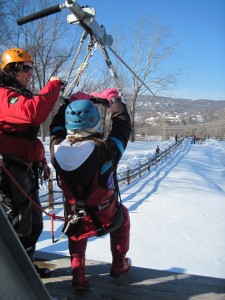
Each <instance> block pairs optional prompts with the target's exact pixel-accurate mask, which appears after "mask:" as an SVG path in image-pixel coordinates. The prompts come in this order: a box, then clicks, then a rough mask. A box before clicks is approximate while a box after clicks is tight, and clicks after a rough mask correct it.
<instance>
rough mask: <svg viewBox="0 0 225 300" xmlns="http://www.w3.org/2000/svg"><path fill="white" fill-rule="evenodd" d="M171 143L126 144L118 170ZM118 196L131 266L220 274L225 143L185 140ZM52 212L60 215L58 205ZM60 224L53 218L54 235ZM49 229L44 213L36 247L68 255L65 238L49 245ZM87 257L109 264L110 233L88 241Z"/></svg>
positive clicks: (224, 266) (224, 243) (224, 271)
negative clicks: (127, 222)
mask: <svg viewBox="0 0 225 300" xmlns="http://www.w3.org/2000/svg"><path fill="white" fill-rule="evenodd" d="M172 143H174V140H171V141H166V142H163V141H154V142H151V141H145V142H134V143H129V144H128V147H127V149H126V151H125V153H124V156H123V157H122V159H121V161H120V164H119V171H122V170H124V169H126V168H127V165H130V167H131V168H132V167H133V166H135V165H136V164H137V163H138V161H144V160H145V159H147V158H148V157H152V156H153V155H154V152H155V148H156V146H157V145H159V147H160V149H161V150H164V149H166V148H168V146H169V145H171V144H172ZM46 151H47V152H48V145H47V143H46ZM47 158H48V161H50V160H49V153H47ZM49 164H50V163H49ZM50 165H51V164H50ZM41 192H44V190H43V189H42V191H41ZM45 192H46V191H45ZM121 196H122V201H123V203H124V205H125V206H126V207H127V208H128V209H129V213H130V218H131V233H130V250H129V252H128V254H127V256H129V257H130V258H131V259H132V264H133V265H134V266H138V267H144V268H151V269H156V270H168V271H173V272H179V273H187V274H193V275H202V276H209V277H216V278H225V255H224V254H225V142H224V141H216V140H213V139H209V140H206V141H205V142H203V143H200V142H198V143H196V144H191V141H190V139H185V141H184V142H183V144H182V145H181V146H180V147H179V148H178V149H177V150H176V151H175V152H174V153H172V154H171V155H170V156H168V157H167V158H166V159H164V160H162V161H161V162H160V163H159V164H158V165H156V166H153V167H152V168H151V171H150V172H147V173H146V174H145V175H144V176H142V177H141V178H140V179H139V178H138V179H136V180H135V181H134V182H132V183H131V184H130V185H128V186H123V187H121ZM54 212H55V214H56V215H61V216H62V215H63V210H62V208H58V209H55V211H54ZM62 226H63V222H62V221H58V220H56V221H55V222H54V230H55V238H58V237H59V236H60V235H61V230H62ZM50 230H51V226H50V220H49V216H44V231H43V233H42V235H41V237H40V239H39V242H38V244H37V250H39V251H44V252H50V253H58V254H63V255H69V253H68V246H67V238H66V237H65V236H64V237H63V238H62V239H60V240H59V242H57V243H55V244H52V240H51V232H50ZM86 258H87V259H91V260H97V261H104V262H111V252H110V243H109V235H106V236H103V237H98V238H96V237H95V238H91V239H89V242H88V247H87V252H86Z"/></svg>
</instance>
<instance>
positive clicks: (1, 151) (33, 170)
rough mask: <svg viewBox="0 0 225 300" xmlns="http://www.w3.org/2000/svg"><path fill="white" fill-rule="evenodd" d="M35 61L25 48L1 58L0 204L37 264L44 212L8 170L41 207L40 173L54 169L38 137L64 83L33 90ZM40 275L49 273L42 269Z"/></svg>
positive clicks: (55, 80)
mask: <svg viewBox="0 0 225 300" xmlns="http://www.w3.org/2000/svg"><path fill="white" fill-rule="evenodd" d="M33 68H34V62H33V58H32V57H31V55H30V54H29V53H28V52H27V51H26V50H24V49H22V48H11V49H8V50H6V51H5V52H4V53H3V55H2V61H1V71H0V156H1V164H2V165H1V167H0V204H1V205H2V207H3V208H4V210H5V212H6V214H7V216H8V219H9V220H10V222H11V223H12V226H13V227H14V229H15V232H16V233H17V235H18V237H19V239H20V241H21V243H22V245H23V246H24V248H25V250H26V252H27V254H28V255H29V257H30V258H31V259H32V260H33V255H34V252H35V245H36V242H37V240H38V238H39V236H40V234H41V232H42V230H43V219H42V211H41V209H40V210H38V209H37V208H36V207H35V206H34V205H33V204H32V203H31V202H30V201H29V200H28V199H26V197H25V196H24V195H23V194H22V193H21V192H20V191H19V189H18V188H17V187H16V185H15V184H14V183H13V181H12V180H11V179H10V178H9V177H8V176H7V174H6V172H5V171H4V168H3V167H5V168H6V169H7V170H8V171H9V172H10V174H11V175H12V176H13V177H14V179H15V180H16V181H17V182H18V184H19V185H20V186H21V187H22V189H23V190H24V191H25V192H26V193H27V194H28V195H29V196H30V197H31V198H32V200H33V201H35V203H36V204H37V205H38V206H40V208H41V204H40V199H39V194H38V189H39V185H38V178H39V175H40V174H41V176H43V177H44V179H47V178H48V176H49V174H50V168H49V166H48V164H47V161H46V158H45V149H44V146H43V144H42V142H41V141H40V140H39V139H38V138H37V134H38V131H39V126H40V124H41V123H43V122H44V121H45V120H46V119H47V117H48V115H49V113H50V111H51V109H52V108H53V106H54V104H55V102H56V101H57V99H58V96H59V93H60V89H61V85H62V81H61V79H60V78H58V77H55V76H53V77H51V78H50V80H49V82H48V83H47V85H46V86H45V87H44V88H43V89H42V90H41V91H40V93H39V94H38V95H36V94H32V92H31V91H30V90H29V87H30V84H31V81H32V78H33ZM36 269H37V271H38V272H39V273H40V275H41V276H45V275H46V272H48V270H42V269H39V268H38V267H37V266H36Z"/></svg>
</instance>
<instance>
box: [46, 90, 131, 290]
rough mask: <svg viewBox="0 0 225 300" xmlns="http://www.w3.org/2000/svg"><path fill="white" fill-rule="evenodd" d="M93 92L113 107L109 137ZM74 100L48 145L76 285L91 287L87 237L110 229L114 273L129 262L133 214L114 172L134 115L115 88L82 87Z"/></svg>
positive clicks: (63, 111) (53, 129)
mask: <svg viewBox="0 0 225 300" xmlns="http://www.w3.org/2000/svg"><path fill="white" fill-rule="evenodd" d="M93 97H97V98H100V99H105V102H106V103H107V105H108V106H109V109H110V112H111V119H112V129H111V132H110V134H109V135H108V137H107V138H106V139H103V128H102V121H101V118H100V114H99V111H98V109H97V107H96V105H95V104H94V103H93V102H92V101H90V100H91V99H92V98H93ZM78 99H81V100H78ZM88 99H89V100H88ZM70 100H71V101H72V102H69V104H68V105H67V106H66V105H63V106H61V107H60V109H59V111H58V113H57V114H56V115H55V117H54V119H53V122H52V123H51V125H50V151H51V159H52V164H53V166H54V167H55V169H56V172H57V176H58V182H59V186H60V187H61V188H62V190H63V193H64V197H65V199H66V202H65V214H66V216H67V218H68V220H66V222H65V228H64V233H66V234H67V236H68V245H69V252H70V258H71V268H72V277H73V278H72V286H73V288H74V289H87V288H88V287H89V282H88V279H87V278H86V276H85V252H86V247H87V240H88V238H89V237H92V236H101V235H104V234H107V233H110V243H111V252H112V266H111V269H110V275H111V276H112V277H118V276H120V275H121V274H123V273H125V272H127V271H128V270H129V269H130V267H131V260H130V259H129V258H127V257H126V253H127V252H128V250H129V235H130V218H129V213H128V209H127V208H126V207H125V206H124V205H123V204H122V201H121V199H120V196H119V189H118V182H117V180H116V176H115V172H116V169H117V165H118V163H119V160H120V159H121V157H122V155H123V152H124V151H125V148H126V146H127V143H128V141H129V138H130V133H131V121H130V116H129V114H128V112H127V108H126V105H125V104H124V103H123V102H122V101H121V98H120V97H119V96H118V91H117V89H114V88H109V89H106V90H105V91H103V92H102V93H92V94H91V95H89V94H85V93H82V92H78V93H76V94H74V95H72V97H71V99H70Z"/></svg>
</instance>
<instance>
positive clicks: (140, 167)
mask: <svg viewBox="0 0 225 300" xmlns="http://www.w3.org/2000/svg"><path fill="white" fill-rule="evenodd" d="M139 177H141V162H140V161H139Z"/></svg>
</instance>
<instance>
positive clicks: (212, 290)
mask: <svg viewBox="0 0 225 300" xmlns="http://www.w3.org/2000/svg"><path fill="white" fill-rule="evenodd" d="M35 262H36V263H37V264H38V265H39V266H43V267H48V268H50V269H51V270H52V276H51V278H45V279H42V281H43V283H44V285H45V287H46V288H47V290H48V292H49V294H50V295H51V297H53V298H52V299H57V300H72V299H92V300H96V299H101V300H103V299H104V300H109V299H111V300H117V299H118V300H189V299H201V300H225V279H219V278H211V277H204V276H196V275H191V274H179V273H172V272H168V271H159V270H152V269H147V268H139V267H132V268H131V270H130V271H129V272H128V273H126V274H124V275H122V276H121V277H119V278H117V279H114V278H112V277H111V276H110V275H109V271H110V264H109V263H104V262H100V261H92V260H86V274H87V276H88V278H89V281H90V288H89V290H88V291H74V290H73V289H72V287H71V279H72V277H71V270H70V259H69V257H66V256H61V255H58V254H49V253H45V252H37V253H36V261H35Z"/></svg>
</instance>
